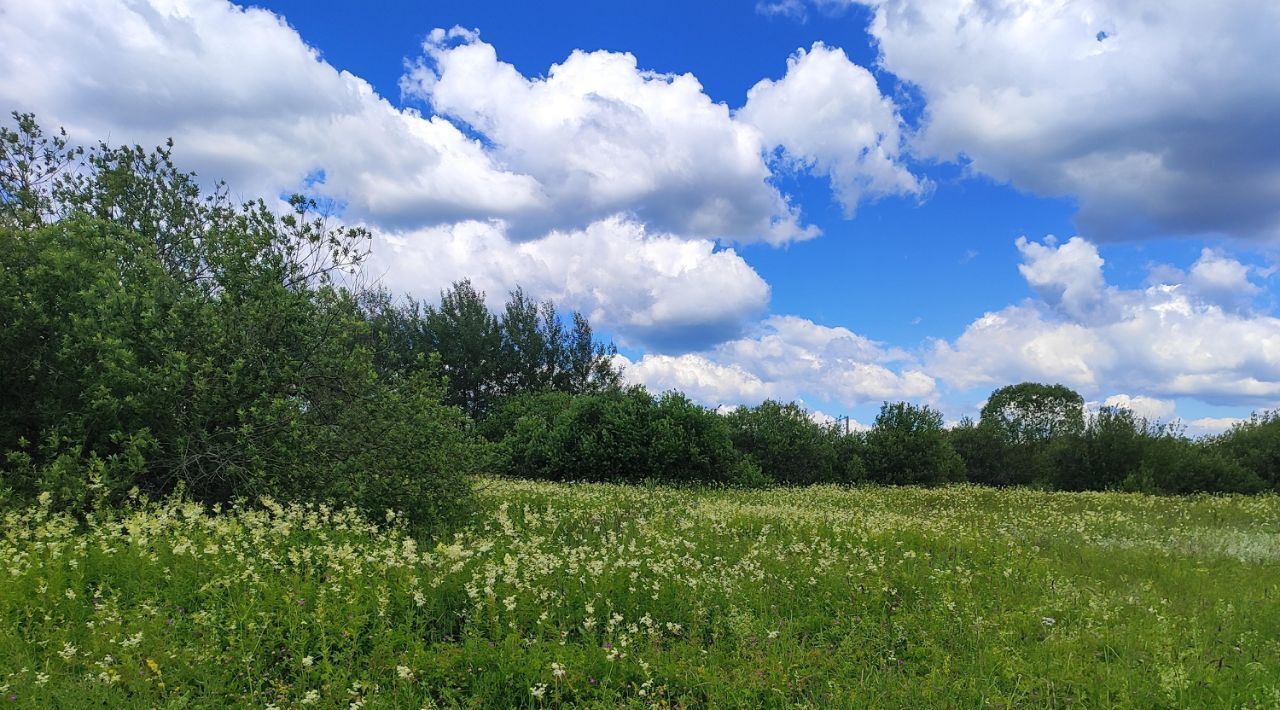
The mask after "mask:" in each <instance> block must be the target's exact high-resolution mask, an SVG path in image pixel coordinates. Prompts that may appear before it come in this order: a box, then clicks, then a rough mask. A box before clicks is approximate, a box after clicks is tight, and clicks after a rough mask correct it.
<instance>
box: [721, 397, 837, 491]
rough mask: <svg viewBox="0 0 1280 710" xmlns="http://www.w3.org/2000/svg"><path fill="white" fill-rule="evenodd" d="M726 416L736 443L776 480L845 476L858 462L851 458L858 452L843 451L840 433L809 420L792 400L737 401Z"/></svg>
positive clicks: (806, 481) (826, 479)
mask: <svg viewBox="0 0 1280 710" xmlns="http://www.w3.org/2000/svg"><path fill="white" fill-rule="evenodd" d="M725 419H726V420H727V422H728V424H729V428H730V429H731V430H732V432H733V445H734V447H736V448H737V449H738V451H741V452H743V453H744V454H747V455H748V456H750V457H751V458H752V459H753V460H755V462H756V463H757V464H758V465H759V466H760V470H761V471H763V472H764V474H765V475H766V476H769V477H770V478H772V479H773V480H774V481H776V482H778V483H787V484H796V485H803V484H809V483H834V482H839V481H846V480H848V479H849V478H850V476H849V473H850V471H854V472H856V471H858V470H859V468H860V466H859V465H858V464H857V463H850V457H851V456H853V457H856V456H857V454H856V453H852V454H850V453H849V452H845V456H843V457H842V456H841V453H842V452H841V450H840V438H841V437H840V435H839V434H838V433H837V432H836V430H835V429H834V428H833V427H830V426H824V425H821V424H818V423H817V422H815V421H813V419H811V418H810V417H809V413H808V412H807V411H805V409H804V408H803V407H801V406H800V405H799V404H796V403H795V402H791V403H788V404H782V403H781V402H775V401H773V400H767V401H765V402H763V403H761V404H760V405H758V406H756V407H752V408H747V407H738V408H737V409H735V410H734V411H733V412H731V413H730V414H729V415H727V416H726V417H725Z"/></svg>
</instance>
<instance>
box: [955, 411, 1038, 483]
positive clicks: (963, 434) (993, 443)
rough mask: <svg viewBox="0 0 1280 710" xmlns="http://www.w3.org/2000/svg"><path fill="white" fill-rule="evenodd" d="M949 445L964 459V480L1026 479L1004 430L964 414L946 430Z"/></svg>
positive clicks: (1015, 481) (1000, 481)
mask: <svg viewBox="0 0 1280 710" xmlns="http://www.w3.org/2000/svg"><path fill="white" fill-rule="evenodd" d="M947 440H948V441H949V442H950V443H951V448H953V449H955V451H956V453H957V454H959V456H960V460H961V461H963V462H964V469H965V480H967V481H970V482H972V483H981V484H983V485H987V486H1010V485H1014V484H1016V483H1019V482H1023V481H1025V480H1028V479H1029V477H1028V476H1027V475H1026V473H1025V471H1023V470H1021V469H1018V468H1017V466H1018V465H1019V462H1017V461H1015V460H1014V459H1015V456H1014V455H1013V452H1012V451H1011V449H1012V447H1011V445H1010V444H1009V442H1008V441H1007V439H1006V438H1005V434H1004V432H1003V431H1002V430H1001V429H1000V428H998V427H996V426H992V425H991V424H984V423H978V422H974V421H973V420H972V419H970V418H968V417H965V418H964V419H961V420H960V423H959V424H957V425H956V426H954V427H952V428H951V429H950V430H948V431H947Z"/></svg>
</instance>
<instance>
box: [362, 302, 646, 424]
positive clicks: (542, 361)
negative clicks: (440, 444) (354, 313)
mask: <svg viewBox="0 0 1280 710" xmlns="http://www.w3.org/2000/svg"><path fill="white" fill-rule="evenodd" d="M360 306H361V310H362V312H363V314H364V317H365V318H366V319H367V320H368V322H369V325H370V331H369V335H368V341H369V345H370V347H371V348H372V349H373V351H374V362H375V366H376V367H377V369H378V372H379V374H380V375H382V376H383V377H388V378H395V377H399V376H401V375H402V374H403V373H407V372H416V371H418V370H419V369H422V368H423V367H425V366H427V365H428V364H429V359H428V358H427V357H426V355H428V354H432V353H434V354H435V355H436V356H438V360H439V364H440V368H441V371H442V372H443V374H444V375H445V376H446V377H445V379H446V394H445V402H446V403H448V404H452V405H454V406H457V407H461V408H462V409H463V410H464V411H466V412H467V413H468V414H469V415H471V416H472V417H473V418H475V419H483V418H484V417H485V416H487V415H488V414H489V413H490V411H491V410H492V408H493V406H494V404H495V403H496V402H498V401H499V400H501V399H503V398H506V397H511V396H514V395H517V394H520V393H524V392H543V391H555V392H565V393H569V394H584V393H588V392H598V391H601V390H605V389H610V388H614V387H617V386H618V384H619V382H620V380H621V373H620V372H619V371H618V369H617V368H616V367H614V365H613V359H612V356H613V354H614V353H615V352H616V350H614V348H613V346H612V345H607V346H606V345H604V344H601V343H598V342H596V340H595V335H594V333H593V331H592V329H591V324H590V323H589V322H588V320H587V318H586V316H584V315H582V314H581V313H578V312H574V313H572V314H570V315H569V317H568V318H567V319H566V318H565V317H563V316H562V315H561V314H560V313H559V311H557V310H556V307H555V304H554V303H552V302H550V301H542V302H538V301H535V300H534V299H532V298H530V297H529V296H528V295H527V294H525V292H524V291H523V290H521V289H516V290H515V291H514V292H512V293H511V295H510V298H509V299H508V300H507V302H506V304H505V306H504V307H503V309H502V311H501V312H500V313H499V314H498V315H494V314H493V313H491V312H490V310H489V307H488V305H487V303H486V300H485V294H484V293H482V292H480V291H478V290H476V288H475V287H474V286H472V284H471V282H470V281H468V280H463V281H460V282H457V283H455V284H453V287H452V288H450V289H449V290H447V291H444V292H442V293H441V294H440V305H439V306H434V305H431V304H427V303H422V302H420V301H418V300H416V299H414V298H411V297H407V298H404V299H396V298H394V297H393V296H392V295H391V294H390V293H389V292H388V291H386V290H385V289H378V290H372V291H369V292H367V293H364V294H362V295H361V297H360Z"/></svg>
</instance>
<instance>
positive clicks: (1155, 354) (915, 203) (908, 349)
mask: <svg viewBox="0 0 1280 710" xmlns="http://www.w3.org/2000/svg"><path fill="white" fill-rule="evenodd" d="M0 8H2V9H3V12H4V15H5V16H6V17H7V18H8V20H9V22H7V23H5V24H6V25H7V29H0V40H3V43H4V45H5V46H6V47H7V48H10V49H9V50H7V51H6V55H7V56H6V57H5V58H3V59H0V70H2V75H3V76H5V77H7V78H6V79H3V80H0V99H2V100H3V103H5V104H7V105H8V106H10V107H12V108H15V109H19V110H31V111H34V112H36V113H37V114H38V115H39V116H40V117H41V118H42V119H43V120H45V121H46V122H52V123H59V124H62V125H66V126H67V127H68V129H69V130H71V131H72V134H73V136H76V137H77V138H79V139H82V140H92V139H96V138H101V137H110V138H111V139H112V140H121V141H130V142H133V141H137V142H143V143H147V142H158V141H159V140H161V139H163V138H164V137H167V136H172V137H173V138H174V139H175V140H176V142H177V146H178V147H177V155H178V159H179V162H180V163H182V164H183V165H184V167H189V168H190V169H193V170H196V171H197V172H198V174H199V175H201V177H202V178H205V179H208V180H214V179H219V178H222V179H227V180H228V181H229V182H230V184H231V185H232V187H233V189H235V190H237V191H238V193H239V194H241V195H243V196H252V195H257V194H263V195H276V194H281V193H285V194H287V193H288V192H290V191H293V190H306V191H310V192H312V193H313V194H316V195H317V196H319V197H323V198H325V199H327V200H332V201H333V203H334V204H341V205H344V206H345V209H344V211H343V213H342V215H341V217H342V218H343V219H346V220H348V221H351V222H353V223H361V224H364V225H366V226H369V227H370V228H371V229H373V231H374V232H375V234H377V235H378V236H377V241H376V243H375V258H374V262H373V267H374V268H375V269H376V270H377V271H378V273H380V274H381V275H382V276H383V277H384V279H385V281H386V283H387V284H388V285H389V286H391V287H392V288H395V289H396V290H399V291H404V292H410V293H414V294H417V295H420V296H426V297H428V298H430V297H432V296H433V294H435V293H437V292H438V290H439V288H440V287H441V286H442V285H444V284H447V283H448V282H450V281H451V280H453V279H456V278H462V277H471V278H473V279H474V280H476V282H477V283H478V284H479V285H480V286H481V287H482V288H485V289H486V290H487V291H488V292H489V293H490V295H491V296H493V297H495V298H496V299H497V300H501V297H502V296H503V295H504V292H505V290H506V289H509V288H512V287H514V286H515V285H517V284H520V285H523V286H525V287H526V288H528V289H530V290H532V291H534V292H535V293H536V294H538V295H541V296H545V297H549V298H555V299H556V300H557V301H559V302H560V303H561V304H562V305H565V306H568V307H572V308H579V309H582V310H584V311H586V312H588V313H589V314H591V315H592V316H593V320H594V322H595V323H596V324H597V326H598V328H600V329H601V330H602V331H604V332H605V333H606V334H607V335H608V336H610V337H612V338H614V339H615V340H616V341H617V342H618V343H619V345H620V346H621V350H622V353H623V355H624V356H625V357H626V364H627V365H628V372H629V376H630V377H631V378H632V379H633V380H634V381H637V382H642V383H644V384H646V385H648V386H650V387H652V388H654V389H664V388H668V387H676V388H680V389H683V390H686V391H688V392H689V393H690V394H692V395H693V396H695V397H696V398H698V399H699V400H701V401H703V402H705V403H707V404H709V405H718V404H735V403H742V402H745V403H753V402H755V401H758V400H759V399H761V398H763V397H766V396H767V397H776V398H783V399H793V398H796V399H801V400H803V401H804V402H805V403H806V405H808V406H809V407H811V408H813V409H815V410H820V411H821V412H823V413H825V414H828V415H832V414H850V415H852V416H853V417H854V418H855V419H857V420H859V421H861V422H868V421H870V419H871V418H872V417H874V413H875V410H876V409H877V408H878V405H879V403H880V402H881V401H882V400H885V399H910V400H914V401H921V402H926V403H929V404H932V405H934V406H937V407H939V408H941V409H942V410H943V411H944V412H945V413H946V415H947V417H948V418H949V419H952V420H954V419H956V418H959V417H961V416H964V415H972V414H974V413H975V412H976V409H977V407H978V406H979V405H980V403H981V401H982V399H983V398H984V397H985V396H986V394H987V393H988V392H989V391H990V390H991V389H992V388H993V387H995V386H998V385H999V384H1004V383H1010V382H1016V381H1021V380H1024V379H1034V380H1042V381H1061V382H1064V383H1066V384H1068V385H1071V386H1073V387H1076V388H1077V389H1079V390H1080V391H1081V392H1082V393H1083V394H1084V395H1085V396H1086V398H1087V399H1089V400H1091V401H1094V402H1104V401H1107V402H1111V403H1113V404H1127V405H1129V406H1132V407H1133V408H1135V410H1138V411H1140V412H1141V413H1146V414H1149V415H1151V416H1152V417H1157V418H1161V419H1164V420H1169V419H1173V418H1181V419H1182V420H1183V421H1184V422H1186V423H1187V424H1188V426H1189V428H1190V430H1191V431H1192V432H1193V433H1198V432H1208V431H1214V430H1217V429H1220V428H1221V427H1222V426H1224V425H1225V424H1226V423H1228V421H1229V419H1230V418H1234V417H1240V416H1244V415H1246V414H1247V413H1248V412H1249V411H1251V410H1254V409H1262V408H1269V407H1274V406H1277V405H1278V404H1280V319H1277V318H1276V317H1275V298H1274V293H1275V280H1276V277H1275V276H1274V273H1275V269H1274V268H1273V264H1274V263H1275V258H1274V257H1275V244H1276V240H1277V238H1278V237H1280V138H1278V137H1277V136H1276V135H1275V131H1274V130H1273V127H1274V126H1275V125H1278V124H1277V121H1280V86H1277V85H1276V84H1275V82H1274V81H1268V80H1266V78H1265V76H1266V71H1265V68H1266V67H1268V66H1277V65H1280V56H1278V50H1277V49H1276V47H1277V46H1280V11H1277V9H1276V8H1275V7H1274V6H1273V5H1272V4H1271V3H1268V2H1263V1H1262V0H1256V1H1255V0H1234V1H1233V2H1226V3H1220V4H1215V5H1214V6H1213V7H1197V8H1192V7H1166V3H1160V2H1137V3H1133V4H1131V5H1127V6H1125V7H1122V8H1121V7H1113V6H1112V4H1110V3H1106V2H1101V1H1100V0H1099V1H1097V2H1094V1H1092V0H1082V1H1081V2H1078V3H1074V4H1071V5H1069V6H1061V5H1058V4H1053V3H1038V2H1029V3H1012V2H1003V1H999V0H997V1H996V2H992V3H987V4H983V5H981V6H977V5H970V4H967V3H960V2H952V1H950V0H865V1H863V2H859V1H855V0H819V1H818V2H813V3H810V2H804V1H803V0H784V1H783V2H778V3H768V2H762V3H755V2H751V1H748V2H741V3H714V4H700V3H693V4H690V3H669V2H651V3H643V4H621V3H594V2H555V3H514V2H513V3H482V2H429V3H428V2H382V3H376V4H366V5H363V6H359V7H357V6H353V5H352V4H350V3H339V2H265V3H256V4H254V5H253V6H252V7H251V8H245V7H243V6H238V5H233V4H230V3H228V2H225V0H148V1H147V2H115V1H112V0H100V1H99V2H96V3H92V4H89V5H87V6H86V5H85V4H78V3H73V2H69V1H68V2H60V1H55V2H49V3H47V4H40V6H39V7H37V6H35V4H23V3H19V2H17V0H2V1H0ZM437 28H438V29H437ZM433 30H435V31H436V33H435V34H432V33H433ZM86 36H88V37H89V39H88V40H86V39H84V38H85V37H86ZM1228 46H1229V47H1231V48H1232V51H1230V52H1226V51H1224V50H1222V49H1221V48H1222V47H1228ZM50 60H52V61H50ZM37 66H38V67H41V71H44V72H46V73H47V72H49V71H50V67H52V68H53V69H52V73H51V75H50V76H48V77H47V78H37V75H36V73H33V71H32V67H37ZM184 161H185V162H184ZM319 176H323V179H322V180H318V179H317V177H319ZM1050 235H1052V236H1050ZM1075 237H1078V239H1073V238H1075ZM1020 238H1025V241H1019V239H1020Z"/></svg>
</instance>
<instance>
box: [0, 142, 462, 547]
mask: <svg viewBox="0 0 1280 710" xmlns="http://www.w3.org/2000/svg"><path fill="white" fill-rule="evenodd" d="M42 141H43V142H42ZM40 146H44V147H43V148H41V147H40ZM61 149H62V148H60V147H59V146H58V144H57V143H56V141H55V142H53V143H50V141H48V140H45V139H42V138H41V136H40V134H39V130H38V128H36V127H35V126H34V122H33V121H31V120H30V119H29V118H27V117H22V118H20V119H19V130H18V131H17V132H14V131H10V130H9V129H7V128H5V129H0V195H4V196H5V199H4V200H0V325H2V326H3V327H0V387H2V388H3V391H4V393H5V398H6V402H5V406H4V407H3V408H0V453H3V455H4V456H3V459H2V460H3V466H4V470H3V474H4V476H3V480H4V487H5V488H6V489H7V493H6V494H5V495H7V496H8V497H9V498H11V499H12V500H17V501H22V500H30V499H33V498H35V497H37V496H39V495H41V494H48V496H49V497H50V498H51V503H52V504H53V505H55V506H57V507H59V508H63V509H75V510H83V509H86V508H89V507H91V506H96V505H101V504H109V503H113V502H116V501H119V500H121V499H122V498H123V497H125V495H126V494H127V493H128V492H129V491H130V489H133V488H135V487H136V488H138V489H140V490H142V491H143V492H146V493H157V494H160V493H165V492H168V491H170V490H173V489H175V488H177V487H179V486H181V487H182V488H183V489H184V490H185V492H186V494H187V495H189V496H191V497H192V498H194V499H196V500H200V501H205V502H224V501H229V500H231V499H234V498H240V497H247V498H254V497H257V496H259V495H272V496H275V497H277V498H281V499H287V500H297V499H310V500H314V499H326V500H339V501H342V502H353V503H357V504H360V505H362V506H363V507H365V509H366V510H367V511H368V512H369V513H370V514H371V515H373V516H376V517H381V516H382V515H383V514H384V512H385V510H386V509H388V508H394V509H399V510H402V511H404V512H405V513H406V515H407V516H408V518H409V522H410V523H411V524H413V525H416V526H434V525H437V524H439V523H440V522H442V520H443V518H444V514H445V512H446V511H455V510H461V509H462V508H463V504H464V503H465V499H466V493H467V485H466V481H465V478H464V476H465V474H466V473H467V472H469V471H473V470H476V468H477V466H478V463H479V462H480V461H482V453H483V452H482V451H481V450H480V448H479V447H478V446H477V445H476V444H475V441H474V440H473V438H472V436H471V435H470V434H469V433H468V431H467V428H466V427H465V426H464V424H465V420H464V419H462V416H461V414H460V413H459V412H458V411H456V410H454V409H451V408H447V407H444V406H442V405H440V404H439V399H440V397H441V396H443V393H444V390H443V387H442V385H441V383H440V381H439V380H438V375H436V374H432V373H433V372H434V370H435V368H434V367H433V366H432V365H430V364H427V365H424V366H423V367H422V368H421V369H422V372H421V373H420V374H419V376H416V377H400V378H384V377H380V376H379V373H378V370H377V368H376V367H375V363H374V358H373V356H372V351H371V349H370V348H369V347H368V346H367V342H368V337H367V333H368V327H369V326H368V322H367V321H366V320H365V319H364V318H363V316H362V313H361V311H360V309H359V308H358V307H357V299H356V297H355V296H354V295H353V294H351V293H350V292H348V291H347V290H346V289H344V288H342V287H340V286H339V285H338V284H337V281H336V279H335V278H334V277H335V276H336V275H337V274H339V273H345V272H348V271H351V270H353V269H355V268H356V267H357V266H358V265H359V263H360V261H361V258H362V256H363V253H364V246H363V244H364V242H365V240H366V239H367V236H368V235H367V234H365V233H364V232H362V231H360V230H351V229H345V228H337V229H330V228H328V227H327V226H326V225H325V223H324V221H323V220H321V219H318V218H311V217H310V216H309V214H308V211H309V210H310V209H311V208H313V207H314V204H313V203H310V202H309V201H307V200H305V199H303V198H295V199H294V200H293V204H294V207H295V212H294V213H293V214H288V215H285V216H283V217H281V216H277V215H276V214H274V213H273V212H271V211H269V210H268V209H267V208H266V207H265V205H263V204H262V203H261V202H258V203H250V204H247V205H243V206H238V207H237V206H231V205H229V204H227V203H226V201H225V199H224V195H223V193H221V192H218V193H215V194H214V195H212V196H209V197H208V198H204V197H202V196H201V194H200V190H199V189H198V187H196V184H195V182H194V180H193V179H192V176H190V175H187V174H184V173H181V172H179V171H177V170H176V169H174V167H173V165H172V163H171V162H170V161H169V154H168V151H167V150H166V149H159V150H157V151H156V152H155V153H151V154H147V153H145V152H143V151H142V150H141V149H139V148H109V147H106V146H102V147H100V148H99V149H96V150H94V151H91V152H89V153H88V154H86V158H85V160H86V162H87V169H86V170H85V171H83V172H75V173H70V174H67V175H59V174H58V173H57V170H56V168H57V167H58V166H57V165H53V164H52V163H51V162H50V161H55V159H56V158H57V155H56V154H57V153H58V151H59V150H61ZM33 170H34V171H35V172H37V173H40V174H42V175H44V177H45V179H44V181H43V182H42V183H40V184H42V185H44V187H43V188H42V189H39V190H29V189H26V188H23V187H19V185H21V184H25V182H24V181H27V178H28V177H29V175H27V177H24V174H25V173H24V171H26V173H29V172H30V171H33ZM433 378H434V380H433Z"/></svg>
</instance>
